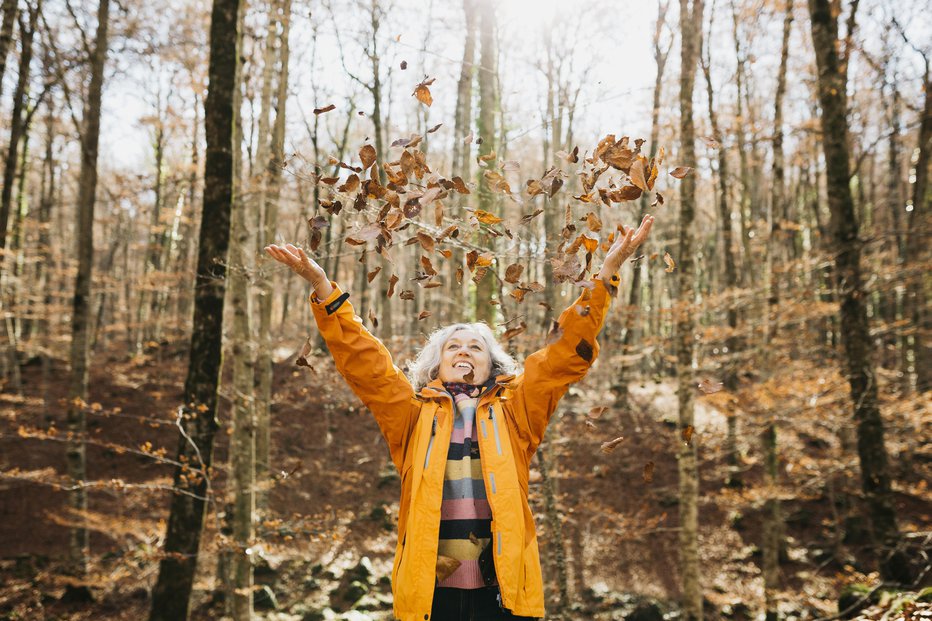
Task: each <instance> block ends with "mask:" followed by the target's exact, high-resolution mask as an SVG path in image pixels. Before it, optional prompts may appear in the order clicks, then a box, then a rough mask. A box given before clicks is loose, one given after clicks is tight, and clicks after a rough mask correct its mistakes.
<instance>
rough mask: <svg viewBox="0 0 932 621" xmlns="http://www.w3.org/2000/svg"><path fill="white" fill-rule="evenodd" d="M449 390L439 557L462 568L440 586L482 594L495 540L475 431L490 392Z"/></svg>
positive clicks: (481, 388)
mask: <svg viewBox="0 0 932 621" xmlns="http://www.w3.org/2000/svg"><path fill="white" fill-rule="evenodd" d="M445 387H446V389H447V391H448V392H450V394H451V395H453V402H454V404H455V406H456V408H455V409H456V414H455V418H454V420H453V434H452V435H451V437H450V450H449V452H448V453H447V463H446V471H445V474H444V481H443V501H442V504H441V506H440V545H439V547H438V550H437V554H438V555H439V556H446V557H449V558H452V559H456V560H457V561H459V563H460V564H459V566H458V567H457V568H456V570H455V571H454V572H453V573H452V574H450V575H449V576H448V577H447V578H446V579H444V580H443V581H441V582H439V583H438V586H441V587H455V588H460V589H478V588H480V587H483V586H485V582H484V581H483V579H482V573H481V570H480V567H479V555H480V554H481V553H482V550H483V549H484V548H485V547H486V546H487V545H488V544H489V541H490V540H491V537H492V510H491V508H490V507H489V501H488V500H487V499H486V495H485V482H484V480H483V477H482V466H481V462H480V455H479V442H478V433H477V431H476V406H477V404H478V403H479V396H480V395H481V394H482V392H484V389H486V387H485V386H471V385H468V384H460V383H447V384H445Z"/></svg>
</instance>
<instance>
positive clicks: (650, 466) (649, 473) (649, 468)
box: [641, 461, 654, 483]
mask: <svg viewBox="0 0 932 621" xmlns="http://www.w3.org/2000/svg"><path fill="white" fill-rule="evenodd" d="M641 476H642V477H643V478H644V482H645V483H653V481H654V462H652V461H649V462H647V463H646V464H644V472H643V473H642V474H641Z"/></svg>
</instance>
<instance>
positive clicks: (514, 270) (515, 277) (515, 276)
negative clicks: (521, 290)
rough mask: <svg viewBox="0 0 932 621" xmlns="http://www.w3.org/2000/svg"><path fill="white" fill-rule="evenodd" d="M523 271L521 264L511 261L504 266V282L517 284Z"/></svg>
mask: <svg viewBox="0 0 932 621" xmlns="http://www.w3.org/2000/svg"><path fill="white" fill-rule="evenodd" d="M523 271H524V266H523V265H521V264H520V263H512V264H511V265H509V266H508V267H506V268H505V282H507V283H511V284H512V285H516V284H518V281H519V280H520V279H521V273H522V272H523Z"/></svg>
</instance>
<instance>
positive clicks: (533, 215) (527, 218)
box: [521, 209, 544, 224]
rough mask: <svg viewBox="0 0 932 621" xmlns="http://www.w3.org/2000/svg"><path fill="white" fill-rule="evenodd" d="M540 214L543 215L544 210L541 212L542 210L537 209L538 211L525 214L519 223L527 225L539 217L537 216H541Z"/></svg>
mask: <svg viewBox="0 0 932 621" xmlns="http://www.w3.org/2000/svg"><path fill="white" fill-rule="evenodd" d="M542 213H544V210H543V209H538V210H536V211H534V213H529V214H525V215H523V216H521V222H522V223H523V224H527V223H528V222H530V221H531V220H533V219H534V218H536V217H537V216H539V215H540V214H542Z"/></svg>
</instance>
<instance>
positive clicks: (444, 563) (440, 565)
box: [437, 554, 462, 582]
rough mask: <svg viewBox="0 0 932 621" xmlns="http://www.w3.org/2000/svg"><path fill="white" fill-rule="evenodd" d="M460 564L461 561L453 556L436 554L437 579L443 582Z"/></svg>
mask: <svg viewBox="0 0 932 621" xmlns="http://www.w3.org/2000/svg"><path fill="white" fill-rule="evenodd" d="M460 565H462V563H461V562H460V561H458V560H456V559H455V558H450V557H449V556H443V555H442V554H440V555H438V556H437V580H438V581H439V582H443V581H444V580H446V579H447V578H449V577H450V576H452V575H453V572H454V571H456V570H457V568H458V567H459V566H460Z"/></svg>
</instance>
